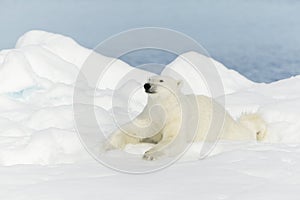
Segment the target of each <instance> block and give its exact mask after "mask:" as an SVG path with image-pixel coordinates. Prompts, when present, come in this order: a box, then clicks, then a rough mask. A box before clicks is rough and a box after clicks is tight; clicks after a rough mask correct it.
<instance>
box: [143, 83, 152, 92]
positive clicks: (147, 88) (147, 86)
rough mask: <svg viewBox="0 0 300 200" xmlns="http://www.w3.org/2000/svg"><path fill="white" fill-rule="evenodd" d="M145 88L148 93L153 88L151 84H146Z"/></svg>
mask: <svg viewBox="0 0 300 200" xmlns="http://www.w3.org/2000/svg"><path fill="white" fill-rule="evenodd" d="M144 88H145V90H146V91H147V90H149V89H150V88H151V85H150V84H149V83H146V84H145V85H144Z"/></svg>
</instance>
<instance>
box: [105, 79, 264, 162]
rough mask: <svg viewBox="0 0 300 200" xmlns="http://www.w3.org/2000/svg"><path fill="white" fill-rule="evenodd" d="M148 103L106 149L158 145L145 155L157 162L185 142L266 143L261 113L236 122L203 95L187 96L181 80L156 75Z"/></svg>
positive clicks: (241, 118)
mask: <svg viewBox="0 0 300 200" xmlns="http://www.w3.org/2000/svg"><path fill="white" fill-rule="evenodd" d="M148 84H150V85H151V87H150V89H149V90H148V92H149V94H148V102H147V105H146V107H145V108H144V110H143V112H142V113H141V114H139V115H138V116H137V117H136V118H135V119H134V120H133V121H131V122H130V123H128V124H125V125H123V126H121V127H120V129H118V130H117V131H116V132H114V133H113V134H112V136H111V137H110V139H109V141H108V144H107V145H106V149H112V148H120V149H123V148H124V147H125V146H126V145H127V144H129V143H131V144H137V143H142V142H148V143H154V144H156V145H155V146H154V147H153V148H151V149H150V150H149V151H147V152H145V154H144V159H147V160H153V159H156V158H157V157H159V156H161V155H163V154H166V153H170V152H173V153H176V151H178V150H179V149H180V148H181V147H182V145H183V144H184V142H191V141H202V140H206V141H215V140H217V139H225V140H244V141H245V140H246V141H248V140H262V139H263V138H264V136H265V134H266V131H267V129H266V124H265V122H264V121H263V119H262V118H261V117H260V116H259V115H258V114H248V115H247V114H245V115H242V116H241V117H240V119H239V120H238V121H235V120H234V119H233V118H232V117H231V116H230V115H229V114H228V113H227V111H226V110H225V109H224V108H223V106H221V105H220V104H218V103H216V102H215V101H214V100H213V99H211V98H209V97H206V96H203V95H198V96H194V95H183V94H182V93H181V92H180V86H181V85H182V82H181V81H176V80H174V79H172V78H170V77H165V76H154V77H151V78H150V79H149V80H148Z"/></svg>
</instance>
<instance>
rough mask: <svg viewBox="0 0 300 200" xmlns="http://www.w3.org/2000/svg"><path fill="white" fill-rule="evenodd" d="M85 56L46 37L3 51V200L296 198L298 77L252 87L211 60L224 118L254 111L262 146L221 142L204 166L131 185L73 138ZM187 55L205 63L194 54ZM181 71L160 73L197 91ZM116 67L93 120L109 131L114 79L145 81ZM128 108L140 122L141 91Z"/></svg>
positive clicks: (192, 161)
mask: <svg viewBox="0 0 300 200" xmlns="http://www.w3.org/2000/svg"><path fill="white" fill-rule="evenodd" d="M90 53H91V50H89V49H86V48H83V47H81V46H79V45H78V44H77V43H76V42H75V41H73V40H72V39H71V38H67V37H64V36H62V35H58V34H52V33H47V32H43V31H30V32H28V33H26V34H25V35H24V36H22V37H21V38H20V39H19V40H18V42H17V45H16V48H15V49H11V50H3V51H1V52H0V105H1V106H0V138H1V140H0V174H1V180H2V181H1V189H0V198H1V199H30V200H34V199H72V200H73V199H82V198H86V197H89V198H90V199H99V198H103V199H117V198H120V197H122V198H124V196H125V197H128V199H129V198H130V199H137V198H139V199H140V198H141V197H143V199H166V198H168V199H170V198H173V199H182V198H188V199H199V198H204V199H230V200H231V199H273V200H274V199H283V198H284V199H298V196H299V195H298V191H297V190H298V189H299V184H300V181H299V180H300V171H299V169H300V164H299V159H300V157H299V155H300V154H299V152H300V146H299V144H300V134H299V131H300V124H299V123H298V119H299V118H300V105H299V102H300V76H297V77H293V78H290V79H286V80H281V81H278V82H274V83H270V84H258V83H254V82H251V81H249V80H247V79H246V78H245V77H243V76H242V75H240V74H239V73H237V72H235V71H232V70H228V69H227V68H226V67H225V66H223V65H222V64H221V63H219V62H217V61H214V62H215V65H216V67H217V70H218V72H219V73H220V76H221V79H222V81H223V84H224V90H225V94H226V108H227V110H228V111H229V112H230V113H231V114H232V116H234V117H238V116H239V115H240V114H241V112H256V111H258V112H260V113H261V114H262V115H263V116H264V118H265V119H266V121H267V123H268V124H269V129H270V130H269V132H270V133H271V134H270V135H268V136H267V138H266V142H265V143H259V144H253V143H243V144H240V143H228V142H221V143H220V144H219V145H218V147H217V148H216V150H215V152H214V153H215V154H217V155H214V156H212V157H209V158H207V159H205V160H197V155H194V154H195V152H194V151H193V150H191V151H189V152H188V153H187V155H185V157H183V159H182V161H181V163H180V164H175V165H173V166H171V167H170V168H167V169H165V170H162V171H160V172H157V173H153V174H147V175H142V176H130V175H125V174H120V173H117V172H115V171H112V170H109V169H107V168H105V167H103V166H101V165H100V164H98V163H96V162H95V161H94V160H93V159H91V157H90V155H88V153H87V152H86V151H85V150H84V149H83V147H82V145H81V144H80V141H79V139H78V136H77V134H76V131H75V125H74V121H73V111H72V95H73V87H74V81H75V79H76V76H77V74H78V71H79V70H80V67H81V65H82V64H83V63H84V61H85V60H86V58H87V57H88V55H89V54H90ZM185 56H187V57H189V58H190V59H195V60H200V61H203V62H205V60H203V59H208V58H206V57H204V56H202V55H200V54H197V53H195V52H189V53H186V54H185ZM97 59H98V60H97V62H105V60H107V59H108V58H107V57H105V56H102V55H99V57H98V58H97ZM184 65H185V63H184V61H183V60H182V59H181V58H177V59H175V60H174V61H173V62H172V63H170V64H169V65H168V66H167V67H166V68H165V69H164V71H163V72H162V74H169V73H170V69H173V70H174V71H177V72H180V73H181V74H182V75H183V76H184V77H186V78H187V80H190V81H191V82H192V83H193V81H195V80H196V79H195V77H193V76H191V74H189V73H188V71H187V70H182V68H181V66H184ZM113 68H114V69H115V73H114V76H111V77H109V78H107V79H105V81H104V83H103V84H101V85H99V88H98V89H97V91H96V93H97V95H96V99H95V103H96V112H95V113H96V115H97V117H99V119H100V121H101V123H103V124H102V125H103V126H104V127H105V128H106V129H107V130H112V129H113V127H112V126H111V124H112V118H111V109H112V103H111V100H110V99H111V95H112V93H113V90H115V89H116V84H115V83H117V82H118V79H120V78H121V77H122V75H123V74H125V73H126V72H130V71H132V70H137V72H138V73H139V74H141V76H142V77H147V76H149V75H151V73H149V72H146V71H142V70H138V69H135V68H133V67H130V66H129V65H128V64H126V63H124V62H122V61H118V62H115V63H114V66H113ZM196 83H197V82H196ZM129 84H142V83H138V82H131V83H129ZM195 85H197V84H195ZM195 90H196V91H197V92H198V93H202V92H204V93H205V91H204V90H201V89H199V88H198V87H196V88H195ZM119 98H120V101H122V96H119ZM131 103H132V105H131V108H132V112H134V113H138V112H139V111H141V109H142V108H143V106H144V105H145V103H146V95H145V94H144V93H143V92H137V95H135V97H134V99H133V101H132V102H131ZM121 111H122V110H120V112H121ZM129 148H130V147H129ZM184 158H189V159H186V160H189V162H187V161H186V160H185V159H184ZM22 164H27V165H22ZM8 166H9V167H8Z"/></svg>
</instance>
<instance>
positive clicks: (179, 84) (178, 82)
mask: <svg viewBox="0 0 300 200" xmlns="http://www.w3.org/2000/svg"><path fill="white" fill-rule="evenodd" d="M182 85H183V81H182V80H179V81H177V87H178V88H181V87H182Z"/></svg>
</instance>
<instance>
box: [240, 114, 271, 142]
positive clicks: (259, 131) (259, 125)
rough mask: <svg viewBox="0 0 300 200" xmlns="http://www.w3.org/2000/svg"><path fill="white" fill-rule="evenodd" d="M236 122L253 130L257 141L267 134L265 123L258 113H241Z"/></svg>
mask: <svg viewBox="0 0 300 200" xmlns="http://www.w3.org/2000/svg"><path fill="white" fill-rule="evenodd" d="M238 122H239V123H240V124H242V125H243V126H245V127H246V128H247V129H249V130H251V131H252V132H254V133H255V134H256V140H258V141H262V140H263V139H264V138H265V137H266V135H267V124H266V122H265V120H264V119H263V118H262V117H261V115H260V114H258V113H252V114H242V115H241V116H240V118H239V119H238Z"/></svg>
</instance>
